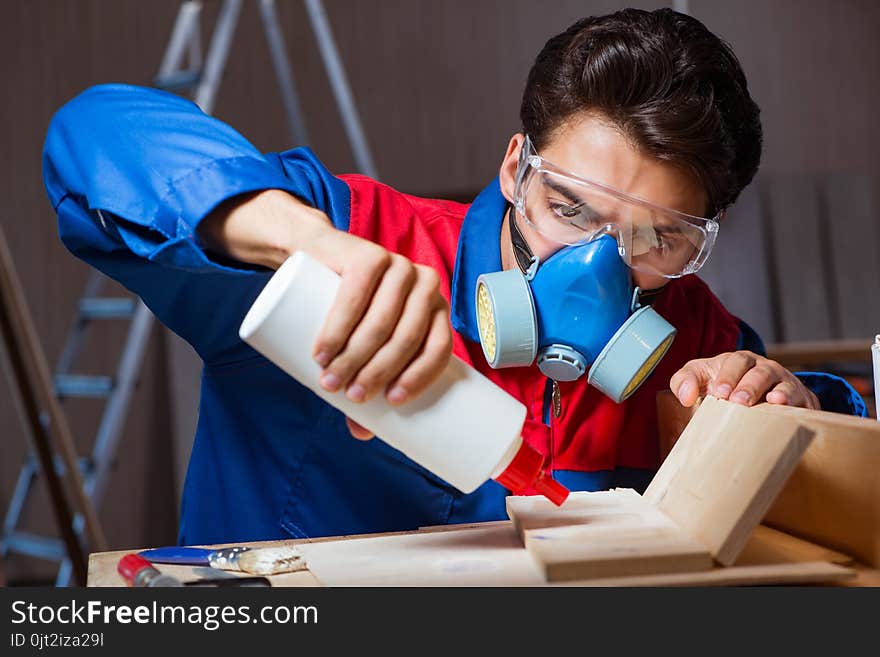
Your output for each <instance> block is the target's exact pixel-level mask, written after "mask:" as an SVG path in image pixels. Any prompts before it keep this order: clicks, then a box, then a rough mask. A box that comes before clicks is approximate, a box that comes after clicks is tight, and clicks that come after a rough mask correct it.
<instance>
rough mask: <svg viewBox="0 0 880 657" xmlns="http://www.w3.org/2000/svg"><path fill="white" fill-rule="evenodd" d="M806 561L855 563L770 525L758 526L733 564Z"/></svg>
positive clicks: (834, 551) (751, 564) (844, 555)
mask: <svg viewBox="0 0 880 657" xmlns="http://www.w3.org/2000/svg"><path fill="white" fill-rule="evenodd" d="M809 561H826V562H828V563H835V564H837V565H839V566H851V565H853V563H854V562H855V560H854V559H853V558H852V557H851V556H849V555H848V554H843V553H842V552H838V551H837V550H832V549H831V548H827V547H825V546H823V545H817V544H816V543H810V542H809V541H805V540H803V539H802V538H797V537H796V536H792V535H791V534H786V533H785V532H781V531H779V530H778V529H773V528H772V527H767V526H765V525H758V526H757V527H755V531H754V532H753V533H752V535H751V537H750V538H749V541H748V543H746V546H745V548H743V551H742V552H741V553H740V555H739V558H738V559H737V560H736V565H737V566H754V565H767V564H773V563H803V562H809Z"/></svg>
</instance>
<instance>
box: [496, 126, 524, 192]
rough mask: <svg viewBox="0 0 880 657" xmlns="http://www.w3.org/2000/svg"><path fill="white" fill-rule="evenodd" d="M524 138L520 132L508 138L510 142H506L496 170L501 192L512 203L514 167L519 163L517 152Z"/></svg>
mask: <svg viewBox="0 0 880 657" xmlns="http://www.w3.org/2000/svg"><path fill="white" fill-rule="evenodd" d="M525 140H526V138H525V135H523V134H522V133H521V132H517V133H516V134H515V135H513V137H511V138H510V143H508V144H507V153H506V154H505V155H504V159H503V160H502V161H501V169H500V170H499V172H498V179H499V182H500V183H501V193H502V194H504V198H506V199H507V200H508V201H510V202H511V203H513V190H514V188H515V187H516V169H517V165H519V154H520V150H521V149H522V147H523V142H525Z"/></svg>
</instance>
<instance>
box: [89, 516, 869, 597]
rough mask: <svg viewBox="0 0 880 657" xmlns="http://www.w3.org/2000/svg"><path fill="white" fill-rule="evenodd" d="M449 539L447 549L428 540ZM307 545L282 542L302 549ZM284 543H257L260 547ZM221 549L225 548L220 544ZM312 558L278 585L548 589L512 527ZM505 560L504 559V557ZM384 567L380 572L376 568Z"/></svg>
mask: <svg viewBox="0 0 880 657" xmlns="http://www.w3.org/2000/svg"><path fill="white" fill-rule="evenodd" d="M431 535H434V536H435V537H445V538H443V539H442V541H441V543H438V542H437V540H436V539H426V538H425V537H427V536H431ZM306 542H307V541H283V542H282V543H285V544H296V545H298V546H300V549H301V550H302V549H303V548H302V547H301V546H302V545H303V544H304V543H306ZM273 544H278V543H277V542H260V543H254V544H252V545H255V546H265V545H273ZM215 547H219V546H215ZM304 551H306V552H310V554H309V557H310V559H311V561H310V567H311V568H312V569H313V572H309V571H303V572H298V573H291V574H288V575H272V576H270V577H269V579H270V581H271V582H272V585H273V586H316V585H321V584H329V585H334V586H426V585H427V586H506V585H528V586H532V585H534V586H547V585H548V583H547V582H545V581H544V579H543V577H542V576H541V573H540V571H539V570H538V567H537V565H536V564H535V561H534V559H532V557H531V556H530V555H529V553H528V551H526V550H524V549H522V547H521V544H520V540H519V538H518V536H517V534H516V531H515V530H514V527H513V524H512V523H510V522H495V523H478V524H475V525H467V526H465V527H463V528H461V527H458V528H456V527H452V526H449V527H442V528H438V531H434V530H433V528H432V529H431V530H430V531H420V532H397V533H392V534H378V535H374V536H370V537H327V538H321V539H312V540H311V542H309V543H308V547H306V548H305V550H304ZM129 552H131V551H118V552H105V553H100V554H98V553H96V554H93V555H91V559H90V561H89V571H90V575H89V585H90V586H121V585H122V581H121V580H120V579H119V578H118V576H117V575H116V563H117V561H118V560H119V558H120V557H121V556H122V555H123V554H127V553H129ZM499 555H501V557H502V558H501V559H498V556H499ZM377 561H379V562H383V563H381V565H379V566H378V567H376V565H375V564H376V562H377ZM161 568H162V570H163V571H167V572H169V573H171V574H174V575H175V576H177V577H179V578H181V579H183V580H188V579H190V578H193V579H195V578H196V577H205V576H210V575H212V574H215V573H214V572H212V571H210V569H205V568H202V569H194V568H191V567H186V566H162V567H161ZM857 573H858V577H857V578H854V579H846V578H849V577H851V576H852V571H851V570H847V569H843V568H840V567H839V566H834V565H832V564H827V563H826V564H822V565H817V564H815V563H804V564H791V563H783V564H778V563H771V564H749V565H742V566H740V565H735V566H732V567H729V568H714V569H713V570H710V571H704V572H692V573H678V574H668V575H654V576H640V577H622V578H616V577H615V578H603V579H596V580H579V581H573V582H565V583H555V584H549V585H551V586H559V585H565V586H569V585H575V586H609V585H613V586H720V585H742V586H749V585H760V584H798V583H816V582H827V583H834V582H841V581H842V582H844V583H847V584H855V585H867V586H871V585H877V583H878V582H880V575H878V574H877V571H874V570H866V569H857Z"/></svg>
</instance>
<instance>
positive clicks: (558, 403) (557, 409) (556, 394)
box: [552, 380, 562, 417]
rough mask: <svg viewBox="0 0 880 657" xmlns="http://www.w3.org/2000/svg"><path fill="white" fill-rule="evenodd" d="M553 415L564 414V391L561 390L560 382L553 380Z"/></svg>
mask: <svg viewBox="0 0 880 657" xmlns="http://www.w3.org/2000/svg"><path fill="white" fill-rule="evenodd" d="M552 400H553V417H559V416H560V415H562V393H561V392H560V391H559V382H558V381H555V380H554V381H553V395H552Z"/></svg>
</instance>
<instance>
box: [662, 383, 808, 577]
mask: <svg viewBox="0 0 880 657" xmlns="http://www.w3.org/2000/svg"><path fill="white" fill-rule="evenodd" d="M812 438H813V431H812V430H810V429H808V428H806V427H804V426H802V425H801V423H800V422H799V420H798V419H797V418H796V416H791V415H783V414H779V413H775V412H766V411H765V410H763V408H762V407H761V406H756V407H753V408H747V407H745V406H739V405H737V404H732V403H729V402H726V401H722V400H719V399H715V398H714V397H707V398H706V399H705V400H703V402H702V404H701V405H700V407H699V409H698V410H697V412H696V413H695V414H694V417H693V419H692V420H691V421H690V423H689V424H688V425H687V427H686V428H685V430H684V432H683V433H682V434H681V437H680V438H679V439H678V441H677V442H676V443H675V446H674V447H673V448H672V451H671V452H670V453H669V456H668V457H667V458H666V460H665V461H664V462H663V465H662V466H661V467H660V470H659V471H658V472H657V475H656V476H655V477H654V479H653V480H652V481H651V484H650V486H648V489H647V490H646V491H645V495H644V497H645V499H646V500H647V501H648V502H650V503H651V504H653V505H654V506H656V507H657V508H658V509H660V510H661V511H663V512H664V513H665V514H666V515H668V516H669V517H670V518H671V519H672V520H674V521H675V522H676V524H678V526H679V527H681V528H682V530H684V532H685V533H686V534H688V535H689V536H690V537H691V538H694V539H696V540H697V541H699V542H700V543H701V544H702V545H704V546H705V547H706V548H707V549H708V550H709V552H710V553H711V554H712V555H713V556H714V557H715V559H716V560H717V561H718V562H719V563H721V564H723V565H725V566H729V565H731V564H732V563H734V562H735V561H736V558H737V557H738V556H739V553H740V551H741V550H742V548H743V547H744V546H745V544H746V541H747V540H748V538H749V536H750V535H751V533H752V531H753V530H754V529H755V527H757V526H758V524H759V523H760V522H761V519H762V518H763V517H764V514H765V513H766V512H767V509H768V508H769V507H770V505H771V504H772V503H773V500H774V499H775V498H776V495H777V494H778V493H779V491H780V490H781V489H782V487H783V486H784V485H785V482H786V480H787V479H788V476H789V475H790V474H791V472H792V471H793V470H794V468H795V466H796V465H797V463H798V461H799V460H800V458H801V456H802V455H803V453H804V451H805V450H806V449H807V447H808V446H809V444H810V441H811V440H812Z"/></svg>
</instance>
